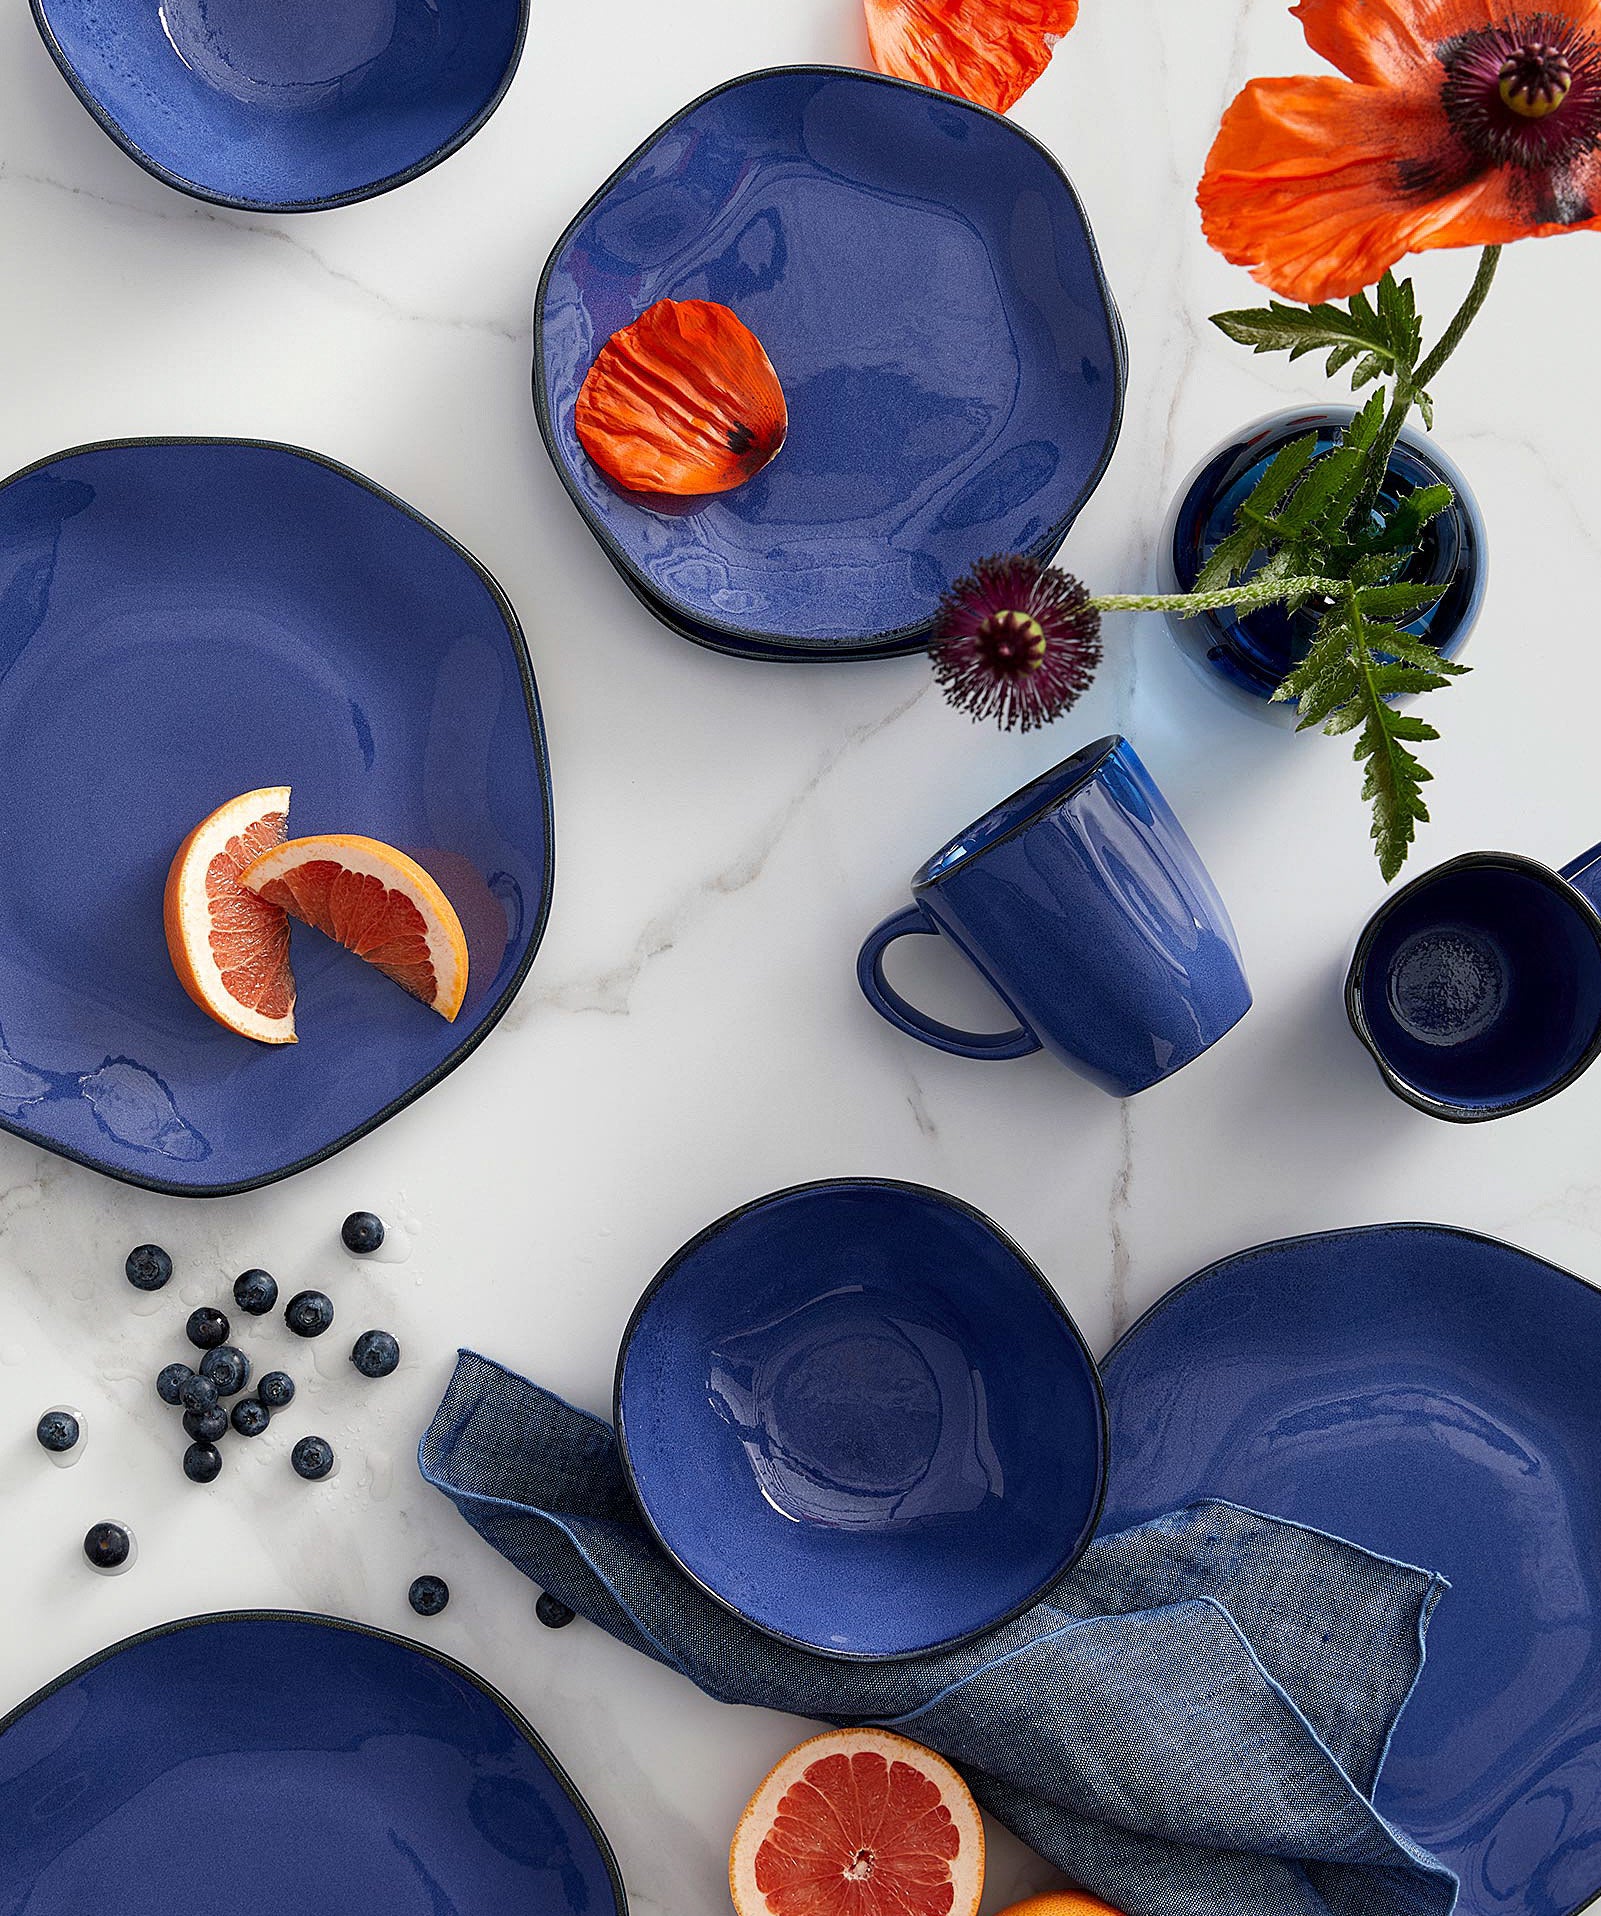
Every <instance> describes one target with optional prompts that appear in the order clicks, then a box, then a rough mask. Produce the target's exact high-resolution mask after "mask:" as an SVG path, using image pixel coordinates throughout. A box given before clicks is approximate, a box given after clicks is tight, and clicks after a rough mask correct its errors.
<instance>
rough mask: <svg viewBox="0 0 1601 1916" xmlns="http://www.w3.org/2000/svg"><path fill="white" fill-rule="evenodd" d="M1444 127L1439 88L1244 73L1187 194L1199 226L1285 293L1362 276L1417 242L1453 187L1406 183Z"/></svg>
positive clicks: (1427, 162) (1344, 290)
mask: <svg viewBox="0 0 1601 1916" xmlns="http://www.w3.org/2000/svg"><path fill="white" fill-rule="evenodd" d="M1450 147H1451V136H1450V131H1449V128H1448V126H1447V123H1446V120H1445V114H1444V110H1443V108H1442V107H1441V105H1440V101H1439V94H1438V89H1431V88H1429V87H1427V86H1422V87H1414V88H1412V89H1409V90H1407V89H1397V88H1394V87H1386V88H1379V87H1367V86H1353V85H1352V84H1351V83H1350V82H1349V81H1346V80H1336V79H1332V78H1330V79H1296V80H1253V81H1251V82H1250V84H1249V85H1248V86H1247V87H1246V88H1245V89H1244V91H1243V92H1242V93H1241V94H1240V95H1239V97H1238V98H1237V99H1236V100H1235V102H1234V104H1233V105H1232V106H1231V107H1230V108H1229V110H1228V111H1227V113H1225V114H1224V116H1223V124H1222V126H1221V127H1220V128H1219V130H1218V136H1217V139H1216V141H1215V142H1214V144H1213V147H1212V151H1211V153H1210V154H1209V155H1208V156H1207V162H1206V171H1205V173H1204V174H1203V176H1202V179H1201V187H1200V192H1199V194H1198V195H1197V197H1198V199H1199V201H1200V205H1201V218H1202V223H1203V225H1204V227H1205V229H1206V237H1207V238H1208V240H1210V241H1211V243H1212V245H1213V246H1215V247H1216V248H1217V250H1218V251H1219V252H1220V253H1221V254H1222V255H1223V257H1224V258H1225V259H1227V260H1232V261H1233V263H1234V264H1235V265H1236V266H1248V267H1249V268H1250V269H1251V272H1252V275H1253V276H1254V277H1255V278H1256V279H1258V280H1260V281H1261V283H1262V284H1263V285H1264V286H1268V287H1270V288H1271V289H1272V290H1273V291H1274V292H1275V293H1279V294H1281V295H1282V296H1283V297H1284V298H1286V299H1295V300H1302V301H1304V302H1306V303H1307V304H1315V303H1316V302H1317V301H1319V300H1324V299H1342V298H1344V297H1346V296H1347V295H1348V294H1351V293H1355V292H1358V291H1360V290H1361V289H1362V288H1363V287H1364V286H1371V285H1372V284H1373V283H1374V281H1375V280H1377V279H1379V278H1380V277H1381V276H1382V275H1383V273H1384V270H1385V268H1386V267H1388V266H1393V265H1394V264H1395V262H1396V261H1397V260H1398V259H1400V258H1401V257H1402V256H1403V255H1404V254H1406V253H1410V252H1414V251H1416V250H1417V249H1418V248H1419V247H1422V246H1428V245H1440V244H1445V243H1447V242H1442V241H1440V240H1438V239H1431V237H1430V235H1431V233H1433V232H1434V231H1436V230H1437V229H1438V227H1439V224H1440V221H1441V218H1442V212H1443V210H1444V209H1445V208H1446V207H1447V205H1448V204H1450V203H1451V201H1452V200H1453V199H1454V198H1456V197H1460V196H1459V195H1458V196H1447V195H1442V194H1441V193H1439V192H1437V191H1430V190H1421V191H1420V190H1413V191H1407V190H1405V189H1404V188H1403V186H1402V184H1401V182H1402V180H1403V179H1404V178H1406V177H1407V176H1408V175H1409V174H1410V175H1411V176H1413V177H1430V176H1431V175H1433V174H1434V173H1436V172H1437V170H1438V168H1437V162H1438V158H1439V155H1440V154H1441V152H1442V151H1446V152H1449V150H1450Z"/></svg>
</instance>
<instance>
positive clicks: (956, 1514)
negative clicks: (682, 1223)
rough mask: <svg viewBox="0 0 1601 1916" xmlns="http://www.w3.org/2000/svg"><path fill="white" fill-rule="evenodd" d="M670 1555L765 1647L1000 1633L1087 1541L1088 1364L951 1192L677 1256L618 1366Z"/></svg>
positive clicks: (808, 1220)
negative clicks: (760, 1633)
mask: <svg viewBox="0 0 1601 1916" xmlns="http://www.w3.org/2000/svg"><path fill="white" fill-rule="evenodd" d="M616 1423H617V1435H618V1439H619V1443H620V1446H621V1451H622V1457H623V1463H624V1466H625V1468H626V1469H627V1471H628V1474H629V1478H630V1481H631V1483H632V1485H633V1489H634V1494H635V1496H636V1497H637V1499H638V1501H639V1506H640V1509H641V1510H642V1511H643V1512H644V1515H645V1519H646V1522H647V1523H649V1524H650V1526H651V1528H652V1529H653V1530H654V1531H655V1533H656V1535H657V1537H658V1538H659V1539H660V1541H661V1543H662V1545H663V1546H664V1548H665V1549H666V1550H667V1551H668V1552H669V1553H670V1554H671V1555H672V1556H673V1557H674V1558H675V1559H676V1560H677V1562H678V1564H679V1565H680V1567H681V1568H682V1569H683V1570H685V1571H686V1572H687V1573H688V1575H689V1576H690V1577H692V1578H693V1579H694V1580H695V1582H696V1583H698V1584H699V1585H700V1586H701V1588H702V1589H703V1590H705V1591H706V1592H707V1593H708V1594H709V1595H711V1596H713V1597H715V1598H716V1599H717V1600H718V1602H720V1603H723V1604H725V1605H726V1606H727V1607H728V1608H729V1609H730V1610H733V1611H735V1612H737V1614H738V1615H740V1616H742V1617H744V1618H745V1619H746V1620H747V1621H748V1622H750V1623H753V1624H754V1625H755V1626H756V1627H757V1628H758V1629H760V1630H765V1631H766V1632H768V1634H769V1635H772V1636H775V1637H781V1638H783V1639H784V1640H785V1641H786V1642H790V1643H795V1644H799V1645H801V1646H802V1647H804V1648H807V1649H811V1650H817V1651H820V1652H822V1653H823V1654H824V1655H826V1656H835V1657H900V1656H911V1655H915V1654H916V1653H917V1652H919V1651H923V1650H932V1649H936V1648H939V1647H940V1646H942V1645H945V1644H949V1643H954V1642H959V1641H960V1640H961V1639H963V1638H964V1637H969V1636H972V1635H975V1634H976V1633H977V1632H979V1631H981V1630H985V1629H988V1628H990V1627H991V1626H992V1625H994V1624H997V1623H1001V1622H1004V1621H1005V1620H1006V1619H1007V1618H1008V1617H1011V1616H1014V1615H1016V1614H1017V1612H1018V1611H1020V1610H1022V1609H1024V1608H1025V1607H1026V1606H1027V1605H1028V1604H1030V1603H1031V1602H1033V1601H1034V1599H1035V1598H1036V1597H1038V1596H1039V1594H1040V1592H1041V1591H1042V1590H1044V1589H1045V1588H1046V1586H1047V1585H1049V1584H1050V1583H1052V1582H1053V1581H1054V1580H1055V1579H1056V1578H1057V1577H1059V1576H1061V1575H1062V1573H1063V1572H1064V1571H1065V1570H1067V1569H1068V1568H1069V1567H1070V1566H1071V1565H1072V1564H1073V1563H1074V1562H1075V1561H1076V1559H1077V1558H1078V1555H1079V1553H1080V1552H1081V1551H1082V1550H1083V1548H1084V1546H1085V1544H1086V1543H1087V1542H1088V1541H1089V1538H1090V1536H1091V1534H1092V1533H1093V1531H1094V1529H1095V1520H1096V1516H1097V1514H1098V1512H1099V1509H1100V1502H1101V1492H1102V1485H1103V1482H1104V1479H1105V1473H1106V1432H1105V1411H1104V1407H1103V1405H1102V1402H1101V1387H1100V1382H1099V1380H1098V1378H1097V1376H1096V1372H1095V1364H1094V1362H1093V1360H1092V1359H1091V1357H1090V1354H1089V1352H1088V1350H1087V1349H1086V1348H1085V1345H1084V1340H1083V1339H1082V1338H1081V1337H1080V1336H1079V1333H1078V1330H1077V1328H1076V1327H1075V1325H1074V1323H1073V1320H1072V1318H1071V1317H1069V1316H1068V1314H1067V1312H1066V1310H1065V1309H1064V1308H1063V1307H1062V1304H1061V1303H1060V1301H1059V1300H1058V1298H1057V1297H1056V1295H1055V1293H1054V1292H1053V1291H1052V1290H1051V1288H1050V1287H1049V1285H1048V1284H1047V1283H1046V1282H1045V1280H1044V1278H1043V1277H1041V1275H1040V1273H1039V1272H1038V1271H1037V1270H1036V1269H1035V1267H1034V1265H1033V1264H1031V1263H1030V1262H1029V1260H1028V1258H1027V1257H1026V1256H1025V1255H1024V1254H1023V1252H1022V1251H1020V1250H1019V1249H1018V1248H1017V1246H1016V1245H1015V1244H1013V1243H1012V1242H1011V1240H1010V1239H1009V1238H1007V1237H1006V1236H1005V1235H1004V1234H1003V1233H1002V1232H1000V1231H999V1230H997V1229H996V1227H995V1226H994V1225H993V1224H991V1223H990V1222H989V1221H988V1219H986V1218H983V1217H981V1216H980V1215H979V1214H978V1212H976V1211H974V1210H972V1209H970V1208H969V1206H967V1205H965V1204H963V1203H961V1202H959V1201H958V1200H957V1199H956V1198H952V1197H947V1196H946V1195H945V1194H944V1193H943V1192H940V1191H930V1190H926V1189H924V1188H923V1187H922V1186H921V1185H915V1184H898V1183H893V1182H891V1181H889V1180H887V1179H880V1178H848V1179H842V1180H839V1181H837V1182H831V1183H820V1184H803V1185H799V1186H797V1187H796V1188H795V1189H793V1190H789V1191H780V1192H778V1193H776V1194H775V1195H774V1196H771V1197H765V1198H759V1199H757V1200H756V1201H755V1202H754V1203H752V1204H747V1205H745V1206H744V1207H743V1208H742V1209H740V1210H738V1211H734V1212H732V1213H731V1214H730V1215H729V1216H727V1217H725V1218H723V1219H721V1220H720V1221H719V1222H718V1223H716V1224H713V1225H711V1226H710V1227H709V1228H708V1229H706V1230H704V1231H702V1232H701V1234H700V1236H699V1237H697V1238H695V1239H694V1240H692V1242H690V1243H689V1244H687V1245H685V1247H684V1248H683V1250H681V1251H680V1252H679V1253H678V1254H677V1256H675V1257H674V1258H673V1259H672V1260H671V1261H670V1262H669V1263H668V1264H667V1265H666V1266H665V1268H664V1269H663V1270H662V1271H661V1272H659V1273H658V1275H657V1276H656V1278H655V1280H654V1281H653V1282H652V1284H651V1286H650V1288H649V1289H648V1290H647V1291H646V1293H645V1295H644V1296H643V1297H642V1298H641V1299H640V1301H639V1304H638V1306H637V1307H636V1309H635V1311H634V1315H633V1318H632V1320H631V1322H630V1323H629V1326H628V1329H627V1332H626V1333H625V1335H624V1337H623V1343H622V1349H621V1351H620V1352H619V1354H618V1359H617V1390H616Z"/></svg>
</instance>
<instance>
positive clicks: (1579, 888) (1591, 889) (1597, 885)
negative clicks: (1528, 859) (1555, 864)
mask: <svg viewBox="0 0 1601 1916" xmlns="http://www.w3.org/2000/svg"><path fill="white" fill-rule="evenodd" d="M1558 875H1559V876H1560V877H1562V878H1565V879H1566V880H1567V881H1568V883H1569V884H1570V885H1571V886H1572V887H1573V889H1574V890H1575V891H1576V892H1578V893H1579V895H1580V897H1582V898H1586V899H1588V900H1589V902H1590V903H1591V904H1592V905H1594V906H1595V908H1596V910H1597V911H1601V845H1592V846H1591V847H1590V849H1589V850H1588V851H1587V852H1582V853H1580V855H1579V856H1578V857H1577V858H1575V859H1573V860H1572V861H1571V862H1570V863H1568V864H1566V865H1564V866H1563V867H1562V870H1561V872H1560V873H1559V874H1558Z"/></svg>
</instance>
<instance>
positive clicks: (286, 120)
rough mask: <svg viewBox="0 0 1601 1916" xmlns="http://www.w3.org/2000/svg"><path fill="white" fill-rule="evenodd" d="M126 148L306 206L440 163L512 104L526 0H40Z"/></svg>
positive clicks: (219, 194)
mask: <svg viewBox="0 0 1601 1916" xmlns="http://www.w3.org/2000/svg"><path fill="white" fill-rule="evenodd" d="M32 4H33V14H34V19H35V20H36V22H37V23H38V27H39V31H40V33H41V34H42V35H43V36H44V42H45V45H46V46H47V47H48V48H49V49H50V51H51V53H52V54H53V55H54V57H55V61H56V64H57V66H59V67H60V69H61V71H62V73H63V74H65V76H66V78H67V81H68V84H69V85H70V86H71V87H72V90H73V92H74V93H76V94H77V96H78V98H79V99H80V100H82V102H83V103H84V105H85V106H86V107H87V108H88V109H89V111H90V112H91V113H92V114H93V115H94V117H95V119H96V120H98V121H99V123H100V125H101V127H102V128H103V129H104V131H105V132H107V133H109V134H110V136H111V137H112V139H114V140H115V141H116V142H117V144H118V146H120V147H121V148H122V150H123V151H124V152H125V153H126V154H127V155H128V156H129V158H130V159H133V160H136V161H137V162H138V163H139V165H140V166H142V167H143V168H144V169H145V171H146V172H148V173H153V174H154V175H155V176H156V178H157V179H158V180H162V181H164V182H165V183H166V184H167V185H168V186H175V187H177V188H178V189H179V190H180V191H181V192H184V193H190V194H193V195H194V197H195V198H196V199H201V200H210V201H212V202H214V203H215V204H217V205H219V206H238V207H245V208H249V209H252V210H255V211H260V212H273V213H296V212H303V211H307V210H312V209H319V208H324V207H330V206H345V205H348V204H349V203H350V202H352V201H354V200H365V199H371V198H372V197H373V195H374V194H377V193H383V192H386V191H387V190H388V189H389V188H390V187H392V186H401V185H403V184H404V183H405V182H406V181H407V180H411V179H415V178H416V177H417V175H418V174H419V173H426V172H427V171H428V169H429V168H430V167H432V166H437V165H438V164H439V162H440V161H441V160H442V159H445V158H446V157H447V156H448V155H449V154H451V153H454V152H455V150H456V149H457V147H459V146H461V145H463V144H465V142H466V141H468V140H470V139H471V138H472V136H473V134H474V133H476V132H477V131H478V129H479V127H481V126H482V125H483V124H484V122H485V121H486V120H487V119H488V118H489V116H490V114H491V113H493V112H494V110H495V108H496V107H497V106H498V105H499V104H500V100H501V97H502V95H503V94H504V93H505V91H506V88H507V87H508V86H510V84H511V79H512V75H513V74H514V73H515V72H516V70H517V60H518V56H519V55H520V54H521V52H522V45H523V37H524V34H525V32H526V30H527V24H528V0H337V4H335V3H334V0H271V4H268V0H161V4H160V5H157V4H156V0H32Z"/></svg>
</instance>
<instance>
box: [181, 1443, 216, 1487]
mask: <svg viewBox="0 0 1601 1916" xmlns="http://www.w3.org/2000/svg"><path fill="white" fill-rule="evenodd" d="M221 1469H222V1452H221V1451H220V1450H218V1448H217V1446H216V1445H215V1444H201V1443H194V1444H191V1445H190V1446H189V1448H188V1449H187V1450H186V1451H185V1452H184V1454H183V1474H184V1475H185V1476H186V1477H187V1478H188V1479H189V1481H190V1483H192V1484H209V1483H212V1482H214V1481H215V1480H216V1477H217V1475H218V1473H219V1472H220V1471H221Z"/></svg>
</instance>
